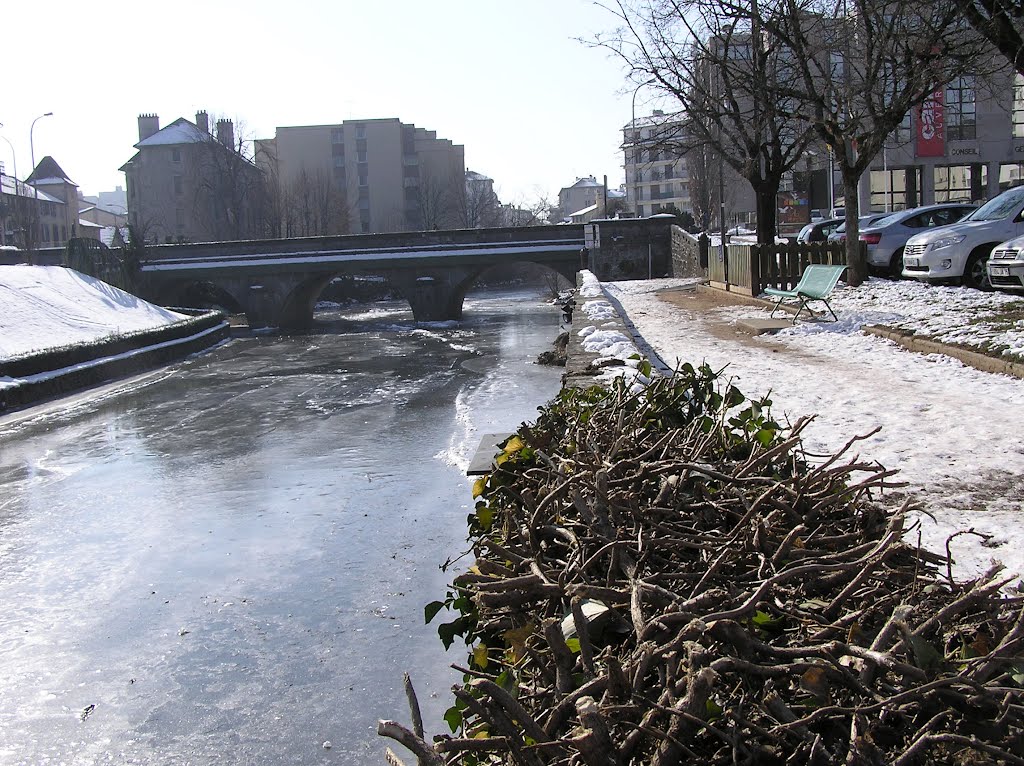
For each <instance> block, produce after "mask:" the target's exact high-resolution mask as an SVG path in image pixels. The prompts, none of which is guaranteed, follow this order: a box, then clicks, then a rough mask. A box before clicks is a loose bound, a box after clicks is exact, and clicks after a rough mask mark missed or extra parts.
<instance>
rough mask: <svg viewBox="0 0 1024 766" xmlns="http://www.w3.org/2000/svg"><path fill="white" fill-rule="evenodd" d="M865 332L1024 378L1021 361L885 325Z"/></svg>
mask: <svg viewBox="0 0 1024 766" xmlns="http://www.w3.org/2000/svg"><path fill="white" fill-rule="evenodd" d="M864 332H866V333H868V334H870V335H876V336H878V337H879V338H886V339H887V340H891V341H892V342H893V343H896V344H898V345H900V346H902V347H903V348H905V349H907V351H916V352H917V353H919V354H945V355H946V356H951V357H953V358H954V359H958V360H960V361H961V362H963V363H964V364H966V365H967V366H968V367H973V368H975V369H976V370H981V371H982V372H991V373H996V374H1001V375H1010V376H1012V377H1014V378H1022V379H1024V364H1021V363H1020V362H1010V361H1007V360H1003V359H997V358H996V357H994V356H987V355H986V354H981V353H978V352H977V351H969V350H968V349H965V348H960V347H959V346H950V345H949V344H946V343H939V342H938V341H934V340H928V339H927V338H919V337H917V336H916V335H913V334H911V333H907V332H903V331H902V330H894V329H893V328H891V327H886V326H884V325H868V326H866V327H864Z"/></svg>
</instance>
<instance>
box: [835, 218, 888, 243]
mask: <svg viewBox="0 0 1024 766" xmlns="http://www.w3.org/2000/svg"><path fill="white" fill-rule="evenodd" d="M888 215H889V213H870V214H868V215H862V216H861V217H860V218H858V219H857V222H858V226H857V228H858V229H864V228H867V227H868V226H870V225H871V224H873V223H874V222H875V221H881V220H882V219H883V218H885V217H886V216H888ZM828 241H829V242H832V243H836V242H845V241H846V221H843V222H842V223H841V224H839V226H837V227H836V228H835V230H834V231H833V232H832V233H831V234H829V235H828Z"/></svg>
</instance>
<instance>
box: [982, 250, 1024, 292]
mask: <svg viewBox="0 0 1024 766" xmlns="http://www.w3.org/2000/svg"><path fill="white" fill-rule="evenodd" d="M988 280H989V282H991V283H992V286H993V287H998V288H999V289H1000V290H1024V237H1015V238H1014V239H1011V240H1010V241H1008V242H1003V243H1001V244H999V245H996V246H995V247H994V248H993V249H992V254H991V255H990V256H989V259H988Z"/></svg>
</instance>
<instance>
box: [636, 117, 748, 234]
mask: <svg viewBox="0 0 1024 766" xmlns="http://www.w3.org/2000/svg"><path fill="white" fill-rule="evenodd" d="M682 134H683V124H682V121H681V120H679V119H678V117H675V116H673V115H667V114H665V113H664V112H663V111H661V110H657V109H656V110H654V112H653V113H652V114H651V115H649V116H646V117H637V118H635V119H633V120H631V121H630V122H629V123H627V124H626V125H625V126H624V127H623V128H622V150H623V157H624V169H625V175H626V184H625V186H626V201H627V203H628V205H629V207H630V208H631V209H632V210H633V211H635V212H636V215H637V216H639V217H641V218H643V217H646V216H649V215H652V214H653V213H654V212H655V211H657V210H658V209H659V208H662V207H667V206H669V205H674V206H675V207H676V208H678V209H679V210H680V211H684V212H689V213H691V214H693V216H694V218H695V219H697V221H698V222H700V220H701V218H702V215H701V211H702V209H703V210H704V211H705V212H704V216H706V217H708V218H709V219H711V220H714V221H715V222H716V223H717V220H718V211H719V202H718V196H719V188H720V187H719V182H718V179H719V175H718V174H719V172H722V174H723V175H722V184H721V189H722V190H723V191H724V194H725V208H726V223H727V225H732V224H734V223H748V222H750V221H753V220H754V217H755V210H756V206H755V203H754V194H753V191H752V190H751V188H750V184H749V183H748V182H747V181H746V180H745V179H744V178H742V177H741V176H739V175H738V174H737V173H736V172H735V171H734V170H732V168H731V167H729V166H728V165H727V164H726V163H722V162H719V161H718V157H717V155H713V154H712V153H710V152H704V153H703V155H702V157H701V159H700V161H699V162H698V161H697V157H696V155H694V154H691V155H689V159H690V160H691V162H689V163H688V161H687V155H684V154H681V153H680V152H679V150H678V149H676V148H673V147H677V146H678V145H679V144H680V143H681V139H682ZM691 164H692V165H695V167H693V168H691V167H689V165H691Z"/></svg>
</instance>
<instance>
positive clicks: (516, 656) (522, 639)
mask: <svg viewBox="0 0 1024 766" xmlns="http://www.w3.org/2000/svg"><path fill="white" fill-rule="evenodd" d="M534 630H535V628H534V624H533V623H532V622H528V623H527V624H526V625H524V626H523V627H521V628H513V629H512V630H506V631H505V635H504V639H505V641H506V643H508V645H509V646H510V647H512V662H519V660H521V659H522V657H523V655H524V654H526V639H528V638H529V637H530V636H532V635H533V632H534Z"/></svg>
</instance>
